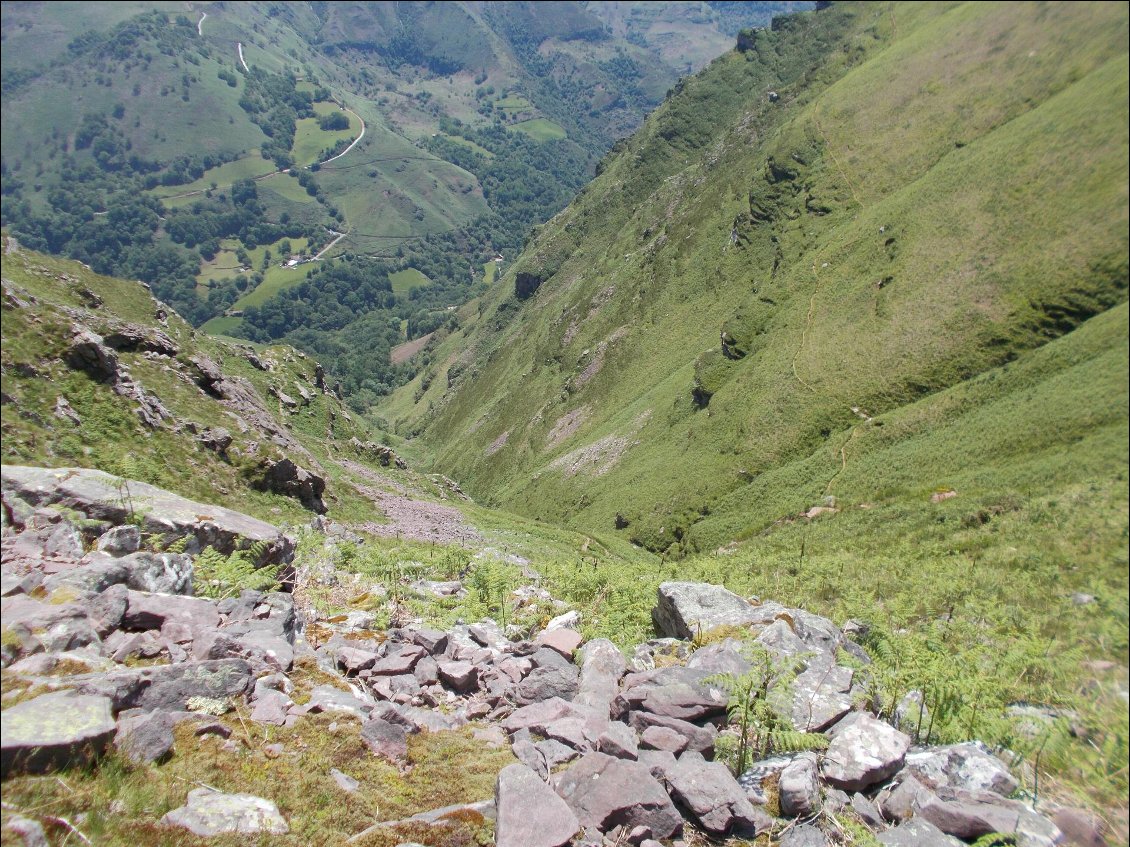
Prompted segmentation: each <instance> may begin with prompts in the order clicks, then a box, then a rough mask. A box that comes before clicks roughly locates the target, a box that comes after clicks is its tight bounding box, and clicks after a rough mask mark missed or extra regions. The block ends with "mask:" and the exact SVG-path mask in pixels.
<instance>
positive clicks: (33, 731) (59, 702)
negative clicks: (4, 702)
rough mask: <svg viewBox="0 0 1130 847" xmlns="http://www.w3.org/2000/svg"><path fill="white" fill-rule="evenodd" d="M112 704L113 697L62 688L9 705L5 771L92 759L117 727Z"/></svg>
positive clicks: (3, 727) (3, 723)
mask: <svg viewBox="0 0 1130 847" xmlns="http://www.w3.org/2000/svg"><path fill="white" fill-rule="evenodd" d="M110 705H111V703H110V698H108V697H99V696H84V695H78V694H72V693H71V692H68V691H58V692H54V693H51V694H44V695H42V696H40V697H36V698H34V699H32V700H26V701H24V702H23V703H19V704H17V705H15V706H12V707H11V708H10V709H5V710H4V715H3V719H2V720H0V736H2V742H0V747H2V748H3V752H2V756H0V760H2V763H3V768H2V769H3V775H4V776H5V777H6V776H8V774H9V773H46V772H48V771H51V770H55V769H57V768H65V767H69V766H71V765H84V764H87V763H88V762H90V761H92V760H93V759H95V758H96V757H97V756H99V755H100V754H101V753H102V751H103V750H105V749H106V745H107V744H108V743H109V742H110V739H112V738H113V737H114V733H115V731H116V730H117V725H116V724H115V722H114V717H113V714H112V713H111V711H110Z"/></svg>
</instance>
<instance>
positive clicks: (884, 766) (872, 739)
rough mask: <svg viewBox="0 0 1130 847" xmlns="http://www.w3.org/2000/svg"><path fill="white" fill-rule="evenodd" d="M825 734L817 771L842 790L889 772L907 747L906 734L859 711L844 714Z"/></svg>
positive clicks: (900, 761) (884, 776)
mask: <svg viewBox="0 0 1130 847" xmlns="http://www.w3.org/2000/svg"><path fill="white" fill-rule="evenodd" d="M829 735H831V736H832V742H831V744H829V745H828V750H827V752H826V753H825V754H824V759H823V762H822V764H821V766H820V770H821V774H822V775H823V777H824V779H825V780H826V781H828V782H829V783H831V784H832V785H834V786H835V787H836V788H842V789H843V790H844V791H862V790H863V789H865V788H867V787H868V786H871V785H875V784H876V783H879V782H882V781H883V780H884V779H887V778H888V777H890V776H892V775H893V774H894V773H895V772H897V771H898V770H899V768H901V767H902V765H903V761H904V759H905V757H906V751H907V750H909V749H910V738H909V737H907V736H906V735H904V734H903V733H901V732H899V731H898V730H897V729H895V728H894V727H893V726H891V725H890V724H886V723H883V722H882V721H879V720H876V719H875V718H873V717H871V715H869V714H865V713H862V712H859V713H855V714H852V715H849V716H848V717H846V718H844V720H842V721H840V723H838V724H836V726H835V727H833V728H832V731H831V732H830V733H829Z"/></svg>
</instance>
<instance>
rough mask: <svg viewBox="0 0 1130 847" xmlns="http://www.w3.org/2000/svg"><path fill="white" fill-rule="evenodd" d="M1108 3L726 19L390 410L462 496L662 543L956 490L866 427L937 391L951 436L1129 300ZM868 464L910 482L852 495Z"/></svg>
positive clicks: (1000, 465)
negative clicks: (750, 27)
mask: <svg viewBox="0 0 1130 847" xmlns="http://www.w3.org/2000/svg"><path fill="white" fill-rule="evenodd" d="M1124 12H1125V10H1124V9H1119V8H1116V7H1113V6H1109V5H1103V4H1094V5H1083V6H1079V5H1070V4H1062V5H1061V4H1052V5H1041V6H1035V5H1033V6H1012V7H1007V8H1005V7H994V6H984V5H978V4H956V5H954V4H951V5H932V6H921V5H915V4H910V5H902V4H898V3H894V4H868V5H853V4H835V5H833V6H832V7H831V8H827V9H823V10H821V11H817V12H814V13H805V14H801V15H797V16H790V17H788V18H783V19H779V20H778V21H777V23H776V24H775V26H774V28H773V29H772V30H760V31H757V32H756V33H753V34H750V35H748V36H743V37H742V39H741V41H740V43H739V45H738V49H737V50H735V51H733V52H731V53H729V54H727V55H725V56H723V57H721V58H719V59H718V60H716V61H715V62H714V63H713V64H712V65H711V66H710V67H709V68H707V69H706V70H704V71H703V72H702V73H700V74H698V75H696V76H694V77H691V78H688V79H687V80H685V81H684V82H683V83H682V84H680V85H679V86H677V87H676V90H675V91H674V92H673V93H672V94H671V96H670V97H669V98H668V99H667V101H666V102H665V103H664V104H663V106H661V107H660V108H659V109H658V110H657V111H656V112H655V113H654V114H653V115H652V116H651V117H650V118H649V119H648V121H647V122H646V123H645V125H644V126H643V127H642V128H641V129H640V130H639V131H638V132H637V133H636V134H635V135H634V136H633V137H631V138H630V139H628V140H626V141H625V142H623V143H621V144H618V145H617V147H616V149H615V150H614V151H613V152H612V153H611V154H610V155H609V156H608V157H606V159H605V160H604V161H603V162H602V164H601V166H600V168H599V171H600V173H599V175H598V176H597V178H596V179H595V180H594V181H593V182H592V183H591V184H590V185H589V186H588V187H587V188H586V189H585V191H584V192H583V193H582V195H581V196H580V197H579V198H578V199H577V200H576V201H575V202H574V203H573V204H572V205H571V206H570V207H569V208H568V209H566V210H565V211H563V212H562V213H561V214H559V215H558V216H556V217H555V218H554V219H553V220H552V221H551V222H550V223H548V224H547V225H545V226H544V227H542V228H540V229H539V230H538V231H537V232H536V233H535V234H534V236H533V237H532V238H531V240H530V242H529V244H528V246H527V249H526V251H525V253H524V254H523V256H522V257H521V258H520V259H519V261H518V262H516V263H515V265H514V268H513V269H512V271H511V272H510V273H509V274H508V275H507V276H506V277H505V278H504V280H503V283H502V285H500V286H498V287H497V288H496V289H495V290H493V291H491V292H489V293H488V294H487V295H486V296H485V297H484V298H483V300H482V302H481V303H480V305H479V307H478V310H477V311H473V310H465V311H464V312H461V321H462V323H461V326H460V327H459V328H458V330H457V331H455V332H453V333H452V334H451V336H450V337H449V338H448V339H447V340H446V341H445V342H444V343H443V344H442V345H440V346H437V347H436V349H435V352H434V355H433V361H434V362H435V364H434V365H433V366H432V367H431V368H430V369H429V370H428V371H427V372H426V373H424V374H422V375H421V377H420V378H418V379H417V380H416V381H414V382H413V383H412V384H410V385H408V386H407V387H406V388H405V389H404V390H403V391H402V392H401V393H400V394H399V395H398V396H397V397H394V398H393V399H392V401H390V403H389V404H388V406H387V409H386V410H385V413H386V415H387V417H388V418H389V420H390V421H393V422H394V423H395V425H396V426H397V427H398V428H399V430H400V431H401V432H403V433H407V434H418V435H419V436H420V437H421V439H422V440H423V441H424V442H425V443H426V444H427V445H428V447H429V448H430V449H432V450H433V451H434V452H435V454H436V457H437V458H436V467H437V468H442V469H444V471H445V472H446V473H449V474H450V475H452V476H456V477H457V478H459V479H460V481H461V482H462V483H463V484H464V485H465V486H466V487H467V490H468V491H469V492H471V493H472V494H473V495H476V496H479V497H482V498H484V499H485V500H487V501H489V502H492V503H496V504H500V505H505V506H506V507H508V508H512V509H516V510H519V511H522V512H524V513H527V514H530V515H533V516H537V517H541V518H546V519H552V520H557V521H563V522H568V523H570V524H571V525H573V526H576V527H584V528H586V529H588V530H589V531H597V530H600V531H607V530H609V529H612V528H615V529H617V530H618V531H619V532H620V534H621V535H622V536H623V537H625V538H630V539H631V540H632V541H633V542H634V543H636V544H639V545H642V546H644V547H646V548H648V549H650V550H653V551H656V552H662V553H666V554H669V555H682V554H686V553H690V552H696V551H707V550H714V549H716V548H718V547H720V546H722V545H725V544H727V543H729V542H730V541H733V540H735V539H743V538H746V537H749V536H750V535H753V534H755V533H757V532H759V531H761V530H763V529H765V528H766V527H768V526H771V525H773V524H774V522H776V521H779V520H782V519H790V518H792V517H793V516H795V515H798V514H800V513H803V512H805V511H807V510H808V509H809V508H810V507H812V506H815V505H820V504H821V498H823V497H824V496H826V495H839V496H841V499H843V498H844V496H846V497H847V499H848V500H849V502H874V501H875V500H878V501H880V502H882V501H883V500H884V499H885V498H891V499H892V500H897V499H898V498H899V497H903V496H907V495H909V496H912V497H917V496H922V495H923V494H925V495H926V496H928V494H929V492H930V491H932V490H934V489H935V488H937V487H945V486H947V484H951V485H952V483H950V482H949V479H950V478H952V477H954V476H959V475H960V474H961V473H963V470H962V466H961V465H960V464H959V459H960V457H961V456H962V455H963V454H962V453H961V452H960V451H958V452H956V453H951V454H950V455H951V461H949V462H948V463H947V462H945V461H938V459H937V458H936V457H932V458H931V459H930V461H925V457H924V456H923V455H922V454H921V451H920V452H919V453H918V454H916V455H914V456H912V457H909V458H908V457H907V456H903V457H901V458H900V457H894V456H892V453H891V452H890V451H891V450H892V448H894V447H896V445H897V446H898V448H899V449H902V450H903V451H904V453H905V452H911V451H910V450H908V449H906V448H907V447H908V445H909V442H911V441H913V440H914V439H920V440H921V439H923V438H924V437H925V438H929V437H931V433H930V431H927V430H924V429H922V428H911V430H908V429H906V428H905V427H902V426H901V425H900V426H898V427H896V428H898V429H899V435H898V436H897V437H896V436H894V435H893V434H892V430H890V429H885V427H887V426H890V425H892V424H897V423H898V421H899V417H900V416H902V415H906V414H909V415H910V416H912V417H913V416H915V415H917V414H919V412H918V411H912V410H916V409H917V410H923V411H925V410H928V409H930V406H931V404H932V406H933V411H925V413H926V414H927V415H928V416H939V415H944V417H943V419H944V420H945V421H946V422H947V425H949V426H952V427H953V428H954V429H961V428H963V427H964V428H966V431H967V433H968V435H967V442H968V443H969V444H970V445H975V444H977V443H978V441H979V440H980V439H981V438H983V433H978V432H977V430H978V429H983V428H984V427H983V426H981V425H979V424H975V423H974V422H973V420H972V417H973V416H972V414H971V413H972V412H973V411H974V409H973V408H972V407H970V406H968V405H967V404H966V403H965V402H958V401H953V402H951V401H949V400H945V399H943V398H944V395H945V392H947V391H959V392H960V391H962V390H964V389H963V386H965V385H966V384H968V383H969V382H970V381H971V380H972V379H974V378H976V377H977V376H978V375H984V376H985V377H986V378H987V379H994V380H995V379H997V378H998V377H999V376H1001V372H1000V371H999V369H1000V368H1002V367H1005V366H1006V365H1007V364H1008V363H1009V362H1015V361H1017V360H1019V361H1021V362H1022V361H1025V359H1026V357H1027V356H1028V355H1029V351H1032V350H1033V349H1035V348H1038V347H1040V346H1041V345H1043V344H1046V343H1047V342H1048V341H1049V340H1051V339H1054V338H1058V337H1060V336H1063V335H1064V334H1068V333H1070V332H1071V331H1072V330H1074V329H1076V328H1078V327H1079V326H1081V325H1082V324H1084V323H1085V322H1086V321H1087V320H1088V319H1090V318H1092V317H1093V316H1095V315H1100V314H1102V313H1103V312H1105V311H1107V310H1109V309H1111V307H1114V306H1117V305H1118V304H1120V303H1123V302H1124V301H1125V299H1126V288H1127V265H1126V255H1127V240H1126V229H1127V204H1126V185H1127V171H1126V161H1125V160H1126V155H1125V152H1126V145H1127V136H1126V108H1125V102H1126V62H1127V57H1126V49H1125V35H1126V32H1127V18H1126V15H1125V14H1124ZM1103 373H1104V371H1102V370H1100V369H1095V370H1092V371H1090V372H1088V374H1087V375H1086V376H1085V377H1084V378H1085V379H1089V380H1101V379H1102V374H1103ZM997 384H998V385H999V383H997ZM1002 390H1003V389H1002ZM1123 396H1124V394H1123ZM996 399H998V398H996V397H989V396H985V397H983V398H982V399H981V400H979V401H978V404H979V405H980V406H981V407H988V406H990V405H991V401H995V400H996ZM954 402H956V403H957V404H958V406H959V408H957V409H953V408H952V406H953V403H954ZM924 404H925V405H924ZM947 406H949V407H951V408H949V409H948V410H946V411H945V412H943V411H942V408H941V407H947ZM1092 411H1093V414H1092ZM1108 413H1113V414H1117V410H1114V411H1112V410H1110V409H1107V410H1105V411H1102V410H1099V409H1098V408H1097V406H1096V408H1095V409H1093V410H1088V411H1087V412H1086V413H1084V414H1082V415H1081V416H1080V417H1079V419H1080V420H1082V419H1090V420H1094V419H1096V418H1099V419H1101V418H1104V416H1108ZM1056 414H1058V413H1056ZM1121 417H1122V418H1124V417H1125V415H1124V414H1122V415H1121ZM998 423H999V425H998V427H997V433H996V434H995V435H993V436H992V437H993V438H994V439H997V438H999V437H1000V436H1001V434H1003V433H1007V432H1008V431H1009V426H1010V424H1009V423H1008V422H1006V421H1005V420H1004V418H1003V416H1001V418H1000V419H999V422H998ZM1102 425H1103V424H1102V422H1101V420H1100V421H1097V422H1096V427H1097V428H1092V429H1091V430H1090V432H1091V433H1092V434H1095V433H1097V432H1098V431H1099V429H1101V426H1102ZM1057 426H1058V425H1057ZM1056 431H1057V429H1056V428H1055V427H1053V426H1051V425H1050V424H1049V425H1048V426H1046V427H1044V428H1043V433H1044V435H1043V436H1041V438H1043V439H1046V438H1047V437H1050V436H1051V434H1054V433H1055V432H1056ZM1026 443H1030V440H1027V438H1025V439H1017V441H1016V443H1014V444H1011V445H1010V446H1009V447H1008V448H1006V449H1005V450H1001V451H997V452H996V454H995V455H994V456H993V457H990V459H989V460H990V462H991V463H992V464H993V465H994V473H993V474H991V475H986V474H981V475H980V478H979V480H978V482H977V485H978V486H983V487H985V488H993V487H994V485H993V479H992V477H994V476H995V477H996V478H997V479H998V480H999V481H1000V482H1002V483H1003V482H1004V480H1005V479H1006V478H1007V476H1008V475H1009V474H1014V473H1015V468H1010V467H1009V465H1010V463H1015V462H1017V461H1027V459H1028V458H1029V457H1030V455H1031V454H1029V455H1028V456H1025V454H1026V452H1027V451H1028V450H1029V449H1030V448H1028V447H1026V446H1025V444H1026ZM1061 449H1062V450H1064V451H1071V450H1076V451H1078V450H1080V449H1082V448H1080V447H1079V446H1078V440H1077V439H1074V438H1069V439H1066V440H1064V442H1063V443H1062V445H1061ZM1092 458H1094V457H1092V456H1087V457H1083V456H1082V455H1080V457H1079V463H1080V464H1083V463H1089V462H1090V460H1091V459H1092ZM1118 459H1119V455H1118V453H1117V452H1110V451H1107V452H1106V453H1105V454H1104V457H1103V458H1102V459H1101V460H1100V461H1101V463H1102V464H1103V465H1104V466H1105V467H1106V468H1108V469H1113V468H1116V467H1117V461H1118ZM853 465H854V467H853ZM891 471H893V472H894V474H895V475H896V476H900V477H906V478H907V480H908V481H907V482H904V481H903V480H902V479H901V478H900V479H897V480H895V479H889V480H888V479H883V480H879V481H878V482H876V481H875V479H874V478H875V477H876V476H882V475H883V474H887V473H889V472H891ZM785 477H787V478H788V480H787V483H786V482H785V481H784V478H785ZM1074 481H1082V480H1073V482H1074ZM1043 484H1044V485H1046V484H1047V483H1043ZM1008 488H1009V485H1007V484H1002V485H999V486H996V490H995V491H994V492H993V493H994V494H999V493H1003V492H1004V491H1006V490H1008Z"/></svg>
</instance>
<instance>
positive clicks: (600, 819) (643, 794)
mask: <svg viewBox="0 0 1130 847" xmlns="http://www.w3.org/2000/svg"><path fill="white" fill-rule="evenodd" d="M557 793H558V794H559V795H560V796H561V798H562V799H563V800H564V801H565V802H566V803H568V804H569V808H570V809H572V810H573V813H574V814H575V815H576V816H577V820H578V821H580V823H581V826H583V827H584V828H585V829H586V830H587V831H588V833H589V834H590V835H595V834H596V833H597V832H607V831H608V830H610V829H612V827H614V826H623V827H625V828H626V829H629V830H630V829H631V828H632V827H636V826H646V827H650V829H651V832H652V834H653V835H656V836H658V837H660V838H670V837H671V836H672V835H674V834H675V833H677V832H679V831H680V830H681V829H682V826H683V818H682V816H681V815H680V814H679V812H678V811H677V810H676V809H675V806H674V804H672V802H671V798H670V797H668V796H667V792H666V791H665V790H664V789H663V786H661V785H660V784H659V783H658V782H657V781H656V779H655V778H654V777H653V776H652V775H651V772H650V771H649V770H648V768H647V766H646V765H643V764H640V763H639V762H629V761H625V760H623V759H614V758H612V757H611V756H606V755H605V754H603V753H588V754H586V755H585V756H583V757H582V758H581V760H580V761H578V762H577V763H576V764H575V765H573V766H572V767H571V768H569V770H567V771H565V772H564V773H562V774H561V775H560V776H559V777H558V779H557Z"/></svg>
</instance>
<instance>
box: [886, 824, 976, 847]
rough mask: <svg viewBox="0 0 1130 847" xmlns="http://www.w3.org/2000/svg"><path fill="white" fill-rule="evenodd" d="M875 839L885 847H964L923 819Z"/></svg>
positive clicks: (900, 825) (889, 831) (897, 827)
mask: <svg viewBox="0 0 1130 847" xmlns="http://www.w3.org/2000/svg"><path fill="white" fill-rule="evenodd" d="M875 837H876V838H877V839H878V840H879V843H880V844H883V845H885V847H962V842H961V841H958V840H957V839H956V838H954V837H953V836H952V835H946V834H945V833H944V832H942V831H941V830H940V829H938V828H937V827H936V826H934V825H933V824H932V823H930V822H929V821H926V820H923V819H922V818H912V819H911V820H908V821H906V822H905V823H901V824H899V825H898V826H896V827H895V828H894V829H888V830H887V831H886V832H881V833H879V834H878V835H877V836H875Z"/></svg>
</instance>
